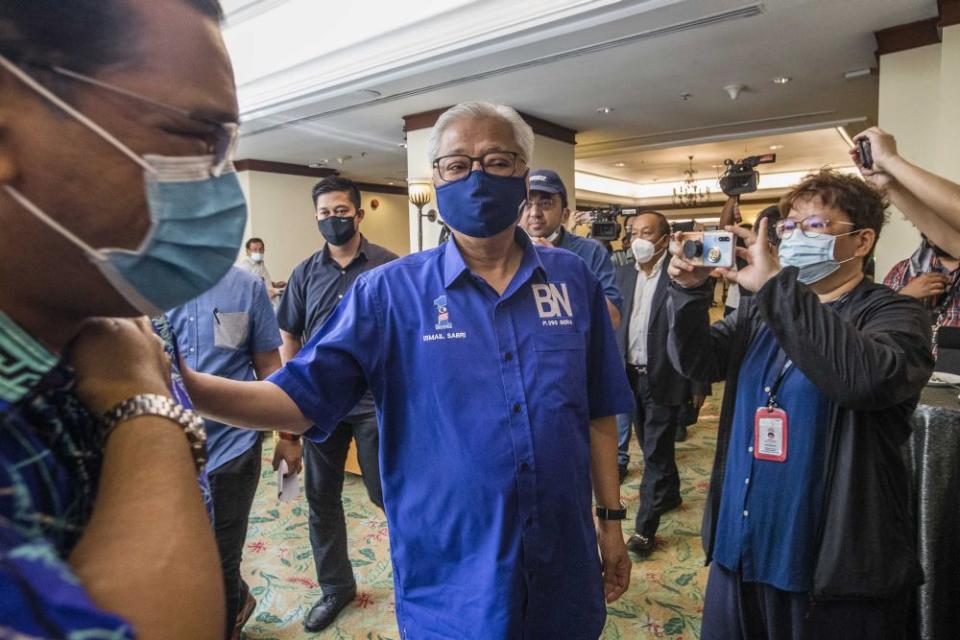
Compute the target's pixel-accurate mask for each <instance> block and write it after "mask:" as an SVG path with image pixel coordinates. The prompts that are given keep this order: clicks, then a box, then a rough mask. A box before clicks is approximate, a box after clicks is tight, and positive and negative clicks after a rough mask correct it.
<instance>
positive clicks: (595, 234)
mask: <svg viewBox="0 0 960 640" xmlns="http://www.w3.org/2000/svg"><path fill="white" fill-rule="evenodd" d="M632 213H636V210H634V209H627V210H624V211H621V210H620V207H610V208H608V209H594V210H592V211H591V212H590V237H591V238H593V239H594V240H602V241H613V240H618V239H619V238H620V234H621V232H622V231H623V228H622V227H621V226H620V222H619V221H617V216H620V215H630V214H632Z"/></svg>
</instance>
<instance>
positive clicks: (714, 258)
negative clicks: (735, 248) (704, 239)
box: [707, 247, 723, 264]
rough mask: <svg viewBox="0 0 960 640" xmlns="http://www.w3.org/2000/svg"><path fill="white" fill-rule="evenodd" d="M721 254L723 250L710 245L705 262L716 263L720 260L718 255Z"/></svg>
mask: <svg viewBox="0 0 960 640" xmlns="http://www.w3.org/2000/svg"><path fill="white" fill-rule="evenodd" d="M722 255H723V252H722V251H720V247H710V251H708V252H707V262H712V263H714V264H716V263H717V262H720V257H721V256H722Z"/></svg>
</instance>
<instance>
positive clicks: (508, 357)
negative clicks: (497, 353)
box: [503, 351, 513, 362]
mask: <svg viewBox="0 0 960 640" xmlns="http://www.w3.org/2000/svg"><path fill="white" fill-rule="evenodd" d="M503 359H504V360H506V361H507V362H510V361H511V360H513V354H512V353H510V352H509V351H507V353H506V355H504V356H503Z"/></svg>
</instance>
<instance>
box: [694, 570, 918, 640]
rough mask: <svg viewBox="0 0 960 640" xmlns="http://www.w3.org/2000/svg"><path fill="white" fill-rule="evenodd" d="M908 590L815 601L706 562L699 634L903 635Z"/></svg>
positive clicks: (770, 637)
mask: <svg viewBox="0 0 960 640" xmlns="http://www.w3.org/2000/svg"><path fill="white" fill-rule="evenodd" d="M909 601H910V597H909V594H904V597H902V598H891V599H888V600H828V601H822V602H821V601H814V600H812V599H811V598H810V595H809V594H806V593H794V592H791V591H781V590H780V589H776V588H774V587H771V586H769V585H766V584H762V583H759V582H743V581H742V580H741V578H740V574H739V573H738V572H735V571H730V570H728V569H725V568H724V567H721V566H720V565H718V564H717V563H716V562H714V563H713V564H712V565H711V566H710V577H709V578H708V579H707V592H706V594H705V597H704V605H703V607H704V608H703V624H702V626H701V632H700V638H701V640H741V639H742V640H834V639H835V640H847V639H849V638H863V639H865V640H902V639H903V638H906V634H907V632H906V629H907V617H908V610H909Z"/></svg>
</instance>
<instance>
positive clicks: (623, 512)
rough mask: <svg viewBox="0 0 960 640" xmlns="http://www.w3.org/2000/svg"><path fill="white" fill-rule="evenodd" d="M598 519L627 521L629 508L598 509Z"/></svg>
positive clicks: (621, 506)
mask: <svg viewBox="0 0 960 640" xmlns="http://www.w3.org/2000/svg"><path fill="white" fill-rule="evenodd" d="M597 517H598V518H600V519H601V520H626V519H627V508H626V507H625V506H623V505H622V504H621V505H620V508H619V509H605V508H603V507H597Z"/></svg>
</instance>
